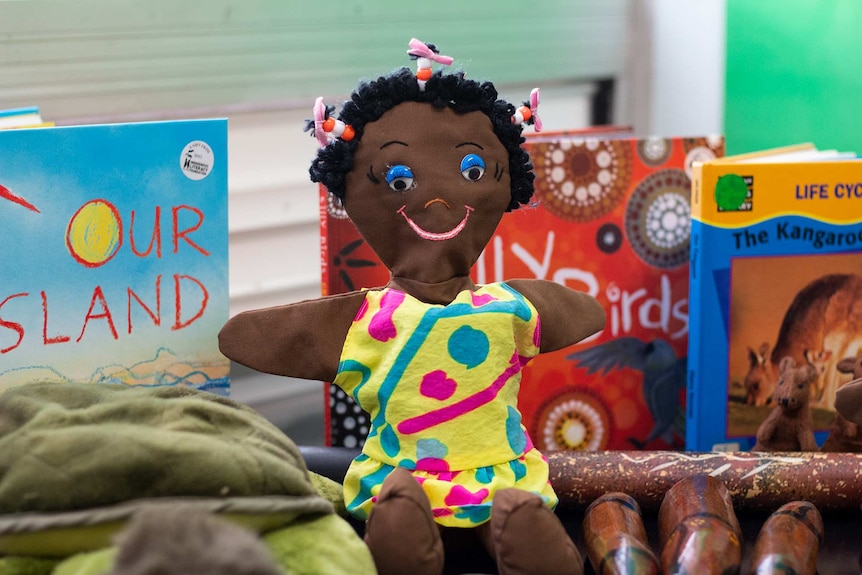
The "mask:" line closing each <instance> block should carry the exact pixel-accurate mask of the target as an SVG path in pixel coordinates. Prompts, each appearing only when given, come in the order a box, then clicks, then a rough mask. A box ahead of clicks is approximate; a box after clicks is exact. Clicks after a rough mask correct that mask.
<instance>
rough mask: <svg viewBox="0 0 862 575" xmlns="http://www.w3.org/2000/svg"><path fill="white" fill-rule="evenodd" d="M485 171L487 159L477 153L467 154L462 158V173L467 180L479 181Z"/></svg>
mask: <svg viewBox="0 0 862 575" xmlns="http://www.w3.org/2000/svg"><path fill="white" fill-rule="evenodd" d="M484 173H485V160H483V159H482V158H481V157H480V156H477V155H476V154H467V155H466V156H464V159H462V160H461V175H462V176H464V179H465V180H470V181H471V182H475V181H477V180H478V179H479V178H481V177H482V175H483V174H484Z"/></svg>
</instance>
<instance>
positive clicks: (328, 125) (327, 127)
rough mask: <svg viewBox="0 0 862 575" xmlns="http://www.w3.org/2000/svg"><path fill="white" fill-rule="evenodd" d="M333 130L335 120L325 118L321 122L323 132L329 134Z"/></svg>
mask: <svg viewBox="0 0 862 575" xmlns="http://www.w3.org/2000/svg"><path fill="white" fill-rule="evenodd" d="M334 128H335V118H327V119H325V120H324V121H323V131H324V132H331V131H332V130H333V129H334Z"/></svg>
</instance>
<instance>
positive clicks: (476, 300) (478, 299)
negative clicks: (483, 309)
mask: <svg viewBox="0 0 862 575" xmlns="http://www.w3.org/2000/svg"><path fill="white" fill-rule="evenodd" d="M470 297H472V298H473V306H474V307H480V306H483V305H485V304H489V303H491V302H492V301H497V298H495V297H494V296H492V295H491V294H489V293H486V294H482V295H476V294H475V293H471V294H470Z"/></svg>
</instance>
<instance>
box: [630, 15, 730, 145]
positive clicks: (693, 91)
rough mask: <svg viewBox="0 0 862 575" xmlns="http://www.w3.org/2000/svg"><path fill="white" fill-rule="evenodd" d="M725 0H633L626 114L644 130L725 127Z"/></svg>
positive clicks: (697, 131)
mask: <svg viewBox="0 0 862 575" xmlns="http://www.w3.org/2000/svg"><path fill="white" fill-rule="evenodd" d="M726 12H727V2H726V0H633V2H632V11H631V13H630V17H631V22H630V30H631V33H630V36H629V46H628V52H629V59H628V65H629V73H628V74H627V78H626V82H627V83H629V84H627V85H626V86H624V87H623V88H622V90H623V92H624V93H623V94H621V95H620V98H621V102H620V103H621V112H622V117H621V120H622V121H624V122H628V123H631V124H632V125H633V126H634V128H635V130H636V131H637V132H638V133H639V134H659V135H663V136H691V135H703V134H718V133H723V130H724V78H725V53H726V49H725V45H726Z"/></svg>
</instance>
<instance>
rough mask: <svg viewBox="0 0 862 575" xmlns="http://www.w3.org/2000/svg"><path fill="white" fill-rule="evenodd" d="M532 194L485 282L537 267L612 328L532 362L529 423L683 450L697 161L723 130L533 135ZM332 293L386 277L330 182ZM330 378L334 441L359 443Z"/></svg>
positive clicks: (572, 435) (324, 228) (496, 251)
mask: <svg viewBox="0 0 862 575" xmlns="http://www.w3.org/2000/svg"><path fill="white" fill-rule="evenodd" d="M524 145H525V147H526V149H527V150H528V151H529V153H530V157H531V160H532V162H533V165H534V171H535V174H536V179H535V193H534V195H533V201H532V202H531V204H530V205H527V206H522V207H521V208H520V209H518V210H515V211H513V212H510V213H508V214H506V215H505V216H504V217H503V220H502V221H501V223H500V226H499V227H498V229H497V231H496V233H495V234H494V236H493V238H492V239H491V241H490V242H489V244H488V246H487V247H486V249H485V251H484V252H483V254H482V256H481V257H480V258H479V261H478V262H477V263H476V265H475V266H474V270H473V277H474V280H475V281H476V283H478V284H482V283H488V282H494V281H504V280H506V279H513V278H540V279H547V280H551V281H556V282H559V283H562V284H565V285H567V286H569V287H571V288H574V289H578V290H582V291H586V292H588V293H590V294H591V295H593V296H594V297H596V298H597V299H598V301H599V302H600V303H601V304H602V306H603V307H604V308H605V311H606V312H607V318H608V320H607V325H606V326H605V329H604V330H603V331H601V332H599V333H598V334H596V335H594V336H593V337H591V338H589V339H588V340H586V341H584V342H581V343H579V344H577V345H575V346H571V347H569V348H566V349H563V350H560V351H557V352H553V353H548V354H542V355H540V356H538V357H536V358H534V359H533V360H532V361H531V362H530V363H529V364H528V365H527V366H526V368H525V369H524V371H523V377H522V381H521V391H520V394H519V408H520V410H521V413H522V416H523V419H522V423H523V424H524V426H525V427H526V428H527V431H528V433H529V435H530V437H531V439H532V440H533V442H534V443H535V445H536V446H537V447H538V448H539V449H540V450H542V451H546V452H547V451H554V450H563V449H567V450H599V449H625V450H631V449H682V448H683V446H684V442H685V429H684V426H685V365H686V352H687V346H688V282H689V279H688V274H689V264H688V262H689V237H690V229H691V228H690V217H691V204H690V193H691V180H690V178H691V164H692V162H694V161H702V160H708V159H713V158H718V157H722V156H723V155H724V139H723V137H721V136H712V137H697V138H682V137H678V138H659V137H653V138H640V139H639V138H635V137H632V136H630V135H628V134H627V132H626V131H625V130H624V129H622V128H619V129H617V128H609V129H606V130H603V129H598V130H597V129H596V128H592V129H587V130H585V131H575V132H558V133H552V134H547V133H541V134H538V135H535V136H534V135H530V136H527V138H526V143H525V144H524ZM320 199H321V204H320V207H321V209H320V215H321V249H322V252H321V269H322V275H323V292H324V293H325V294H336V293H343V292H346V291H351V290H354V289H360V288H363V287H373V286H378V285H383V284H385V283H386V282H387V281H388V272H387V270H386V268H385V267H384V266H383V265H382V264H380V263H379V261H378V260H377V258H376V256H375V255H374V253H373V252H372V251H371V249H370V248H369V247H368V246H367V245H366V244H365V243H364V242H363V241H362V239H361V238H360V236H359V234H358V233H357V232H356V230H355V229H354V228H353V226H352V224H351V223H350V222H349V220H347V219H346V218H345V216H344V213H343V211H342V210H340V209H339V207H338V206H337V205H335V204H333V202H332V200H331V198H330V197H329V196H328V194H327V193H326V191H325V190H324V189H321V196H320ZM328 387H329V389H328V390H327V399H326V401H327V403H328V409H327V422H326V425H327V441H328V443H329V444H330V445H335V446H347V447H357V446H359V445H360V444H361V442H362V440H363V438H364V435H365V433H366V432H367V417H366V415H365V414H364V413H363V412H362V411H361V410H359V408H358V407H356V406H355V405H354V404H353V402H352V399H351V398H349V397H347V396H345V395H344V393H343V392H342V391H341V390H340V389H338V388H337V387H334V386H328Z"/></svg>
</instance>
